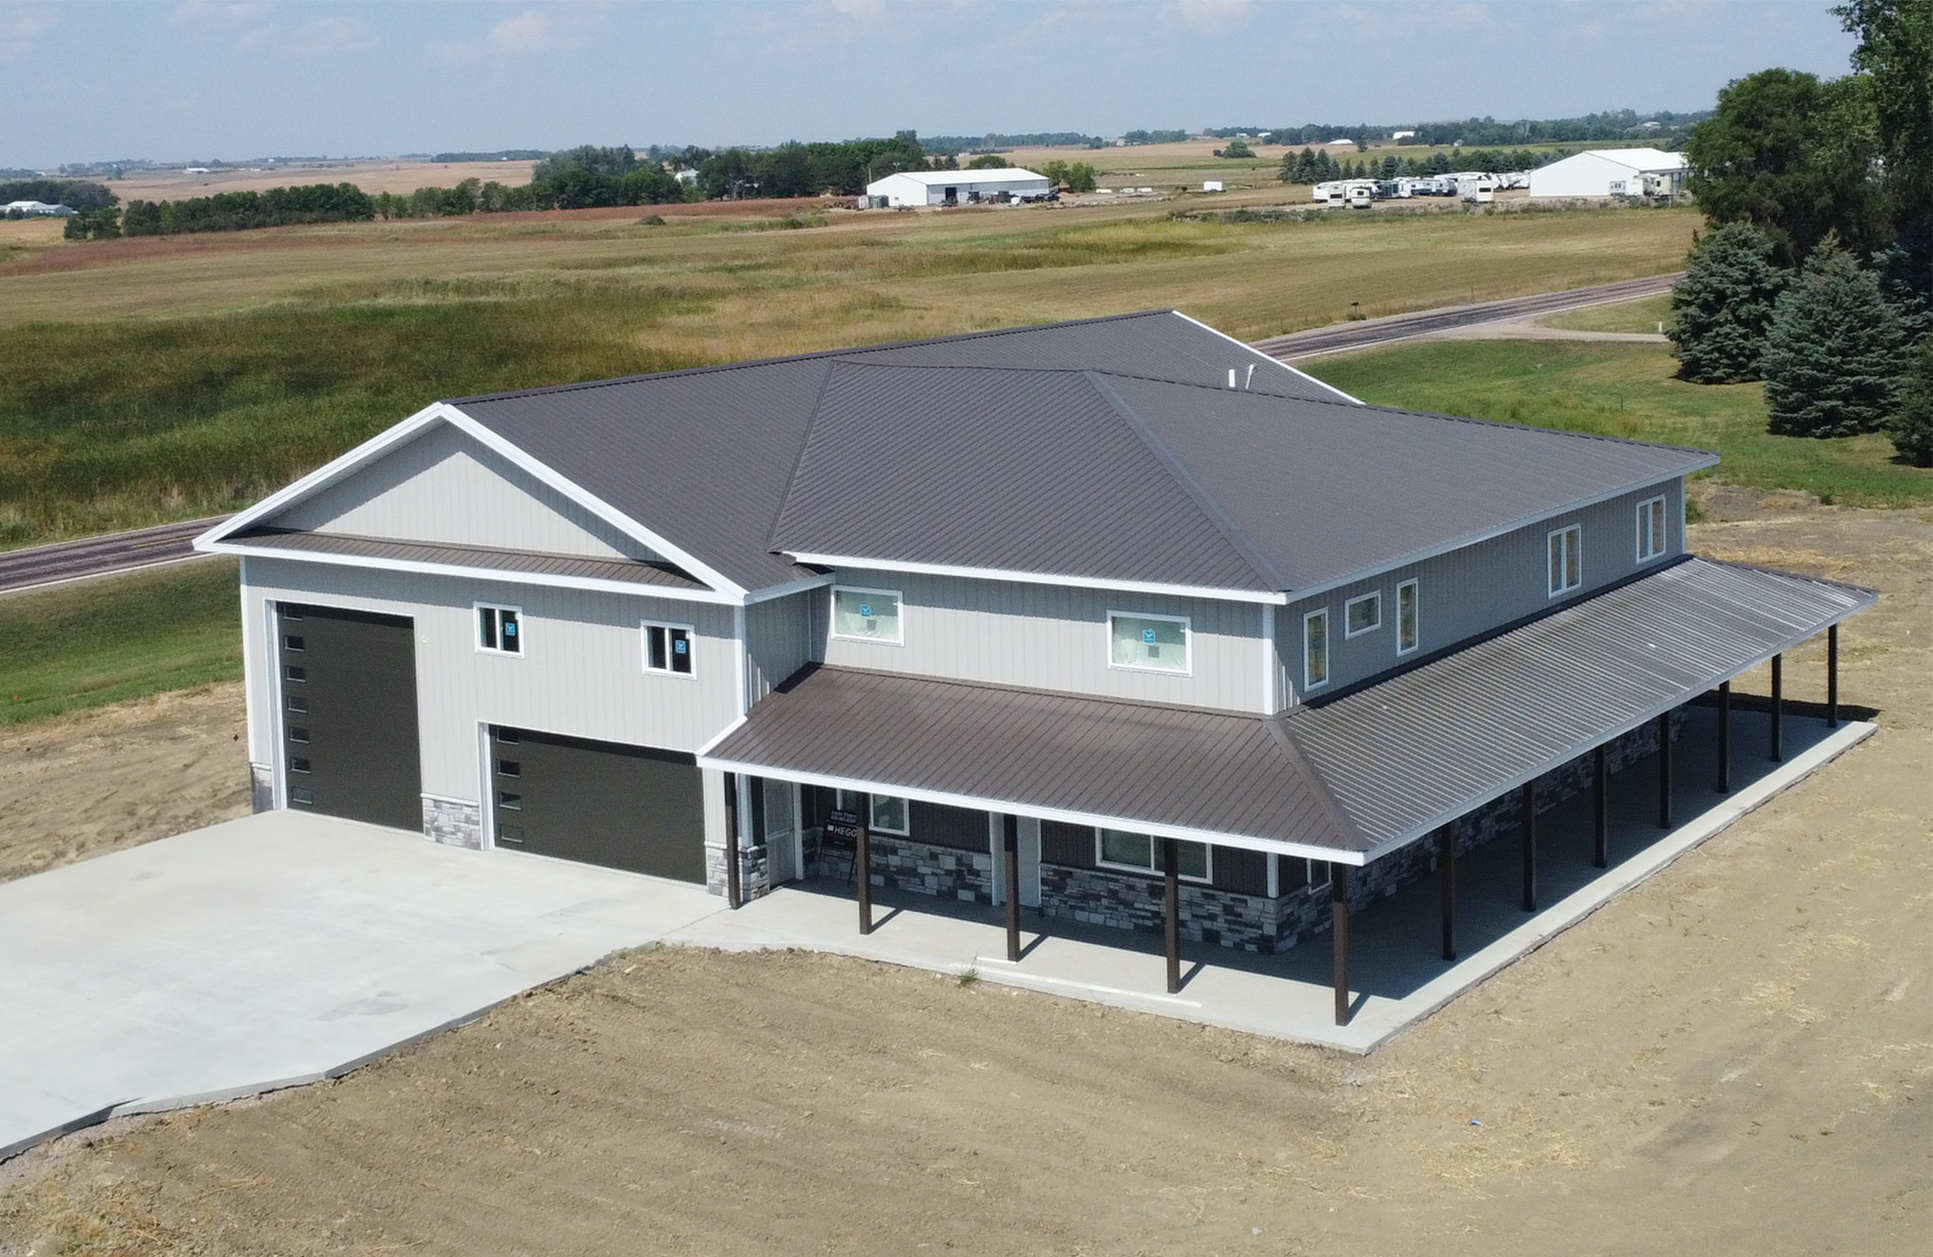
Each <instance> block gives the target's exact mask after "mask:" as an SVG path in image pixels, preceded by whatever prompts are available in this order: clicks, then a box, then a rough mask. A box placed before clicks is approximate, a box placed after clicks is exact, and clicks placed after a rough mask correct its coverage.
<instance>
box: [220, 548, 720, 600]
mask: <svg viewBox="0 0 1933 1257" xmlns="http://www.w3.org/2000/svg"><path fill="white" fill-rule="evenodd" d="M195 548H196V549H198V550H201V551H203V552H204V553H207V554H233V555H239V556H243V557H246V558H251V559H286V560H288V561H289V562H291V563H319V564H324V565H326V566H331V567H361V568H369V569H372V570H375V571H384V572H410V573H414V574H416V575H421V576H453V577H459V578H462V579H464V580H481V581H491V582H493V583H498V584H511V585H542V586H544V587H546V588H549V589H586V590H593V591H595V592H597V593H606V594H626V595H629V596H631V597H634V598H663V599H666V600H668V601H672V602H704V603H717V604H720V605H723V606H739V605H742V604H741V601H740V596H739V595H737V594H727V593H719V592H717V591H715V590H710V589H673V588H669V587H667V586H664V585H640V584H637V583H635V582H633V581H616V580H599V579H598V578H596V577H593V576H562V575H557V574H555V573H550V572H517V571H511V570H508V569H505V568H496V567H465V566H462V565H461V564H456V563H425V562H422V561H421V560H418V559H386V558H379V557H376V556H374V555H362V554H325V553H318V552H315V551H308V550H270V549H257V548H256V547H254V546H250V545H248V544H246V543H244V542H236V541H219V540H217V541H211V542H209V543H208V544H206V545H202V544H201V543H200V542H197V543H196V546H195Z"/></svg>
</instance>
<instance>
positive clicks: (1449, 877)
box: [1436, 825, 1456, 960]
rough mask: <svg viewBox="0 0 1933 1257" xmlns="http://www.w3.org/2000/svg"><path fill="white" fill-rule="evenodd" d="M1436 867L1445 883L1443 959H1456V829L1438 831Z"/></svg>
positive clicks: (1447, 827)
mask: <svg viewBox="0 0 1933 1257" xmlns="http://www.w3.org/2000/svg"><path fill="white" fill-rule="evenodd" d="M1436 867H1437V870H1438V872H1439V873H1440V874H1441V877H1442V884H1443V959H1445V960H1455V959H1456V830H1455V829H1453V828H1452V827H1450V826H1448V825H1445V826H1444V827H1443V828H1441V829H1439V830H1437V831H1436Z"/></svg>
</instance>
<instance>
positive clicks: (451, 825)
mask: <svg viewBox="0 0 1933 1257" xmlns="http://www.w3.org/2000/svg"><path fill="white" fill-rule="evenodd" d="M423 836H424V837H426V838H428V839H430V841H432V842H440V843H442V844H443V845H444V846H446V847H468V848H470V849H471V850H472V851H475V850H477V849H478V848H480V847H482V846H483V814H482V812H481V811H480V809H479V808H478V806H477V805H476V804H474V803H466V802H464V801H463V800H461V799H439V798H437V797H436V796H435V795H433V794H426V795H424V796H423Z"/></svg>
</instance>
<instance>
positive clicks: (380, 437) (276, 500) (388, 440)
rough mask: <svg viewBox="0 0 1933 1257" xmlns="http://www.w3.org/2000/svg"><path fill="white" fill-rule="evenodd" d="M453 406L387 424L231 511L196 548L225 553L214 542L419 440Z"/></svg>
mask: <svg viewBox="0 0 1933 1257" xmlns="http://www.w3.org/2000/svg"><path fill="white" fill-rule="evenodd" d="M449 409H450V407H448V406H446V405H445V404H444V403H442V402H434V403H432V404H430V405H428V406H425V407H423V409H421V410H419V411H417V412H416V413H415V414H413V415H411V416H410V417H409V418H407V419H405V420H403V421H402V422H401V423H398V424H396V425H395V426H394V427H391V428H387V429H385V430H384V431H382V432H378V433H377V434H376V435H375V436H373V437H370V438H369V439H368V440H367V441H364V442H363V443H362V444H361V445H358V446H356V447H355V448H354V449H352V450H350V451H349V452H348V453H346V454H343V455H341V456H340V457H338V458H334V459H331V460H330V461H329V462H326V463H324V464H323V465H322V466H320V467H318V468H316V469H315V470H314V471H312V472H310V473H309V474H308V475H306V476H304V477H302V478H301V479H300V480H297V481H295V482H294V483H293V484H289V485H285V486H283V487H282V488H281V489H278V490H276V491H275V492H274V493H271V494H269V495H268V496H267V497H265V498H263V499H262V500H261V501H260V502H257V503H256V504H255V505H253V506H251V507H249V508H248V509H247V510H245V511H242V512H241V513H239V514H236V515H230V516H229V517H228V518H227V519H225V520H223V521H222V522H221V523H219V524H216V525H215V526H214V527H213V528H210V529H209V530H208V531H207V532H205V533H203V534H201V535H200V536H199V537H196V538H195V540H194V543H193V544H194V548H195V549H197V550H200V551H201V552H203V553H204V554H216V553H225V552H224V551H217V550H215V549H214V548H213V544H214V543H215V542H218V541H220V540H222V539H223V538H225V537H228V536H231V535H233V534H235V533H237V532H241V531H242V530H244V529H246V528H249V527H251V526H253V525H254V524H256V523H258V522H260V521H261V520H264V519H267V518H268V517H269V516H271V515H274V514H276V513H277V512H278V511H280V510H282V509H283V508H284V507H287V506H291V505H293V504H294V503H296V502H299V501H301V500H302V499H303V498H306V497H308V496H310V495H311V494H313V493H317V492H320V491H321V490H323V489H326V488H328V487H329V486H330V485H332V484H335V483H336V482H337V481H339V480H343V479H345V478H347V477H348V476H349V475H350V474H351V473H352V472H355V471H358V470H360V469H361V468H362V467H364V466H365V465H367V464H369V463H372V462H374V461H375V460H376V459H377V458H379V457H381V456H382V455H384V454H386V453H388V452H389V451H390V450H392V449H395V448H396V447H397V446H399V445H403V444H406V443H407V442H409V441H413V440H415V439H416V438H417V437H418V436H421V435H422V433H423V431H424V429H426V428H428V427H429V426H430V425H431V424H434V423H437V422H440V421H443V420H445V419H446V418H447V416H446V415H445V414H444V413H443V412H444V411H446V410H449Z"/></svg>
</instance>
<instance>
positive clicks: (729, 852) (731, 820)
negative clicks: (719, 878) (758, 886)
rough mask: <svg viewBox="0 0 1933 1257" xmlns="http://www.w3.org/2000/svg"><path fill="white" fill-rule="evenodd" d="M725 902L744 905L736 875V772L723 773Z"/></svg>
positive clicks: (732, 904) (741, 886) (741, 887)
mask: <svg viewBox="0 0 1933 1257" xmlns="http://www.w3.org/2000/svg"><path fill="white" fill-rule="evenodd" d="M725 903H726V905H727V906H728V907H731V908H742V907H744V906H745V887H744V885H743V879H741V878H740V877H739V875H738V774H737V773H726V774H725Z"/></svg>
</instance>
